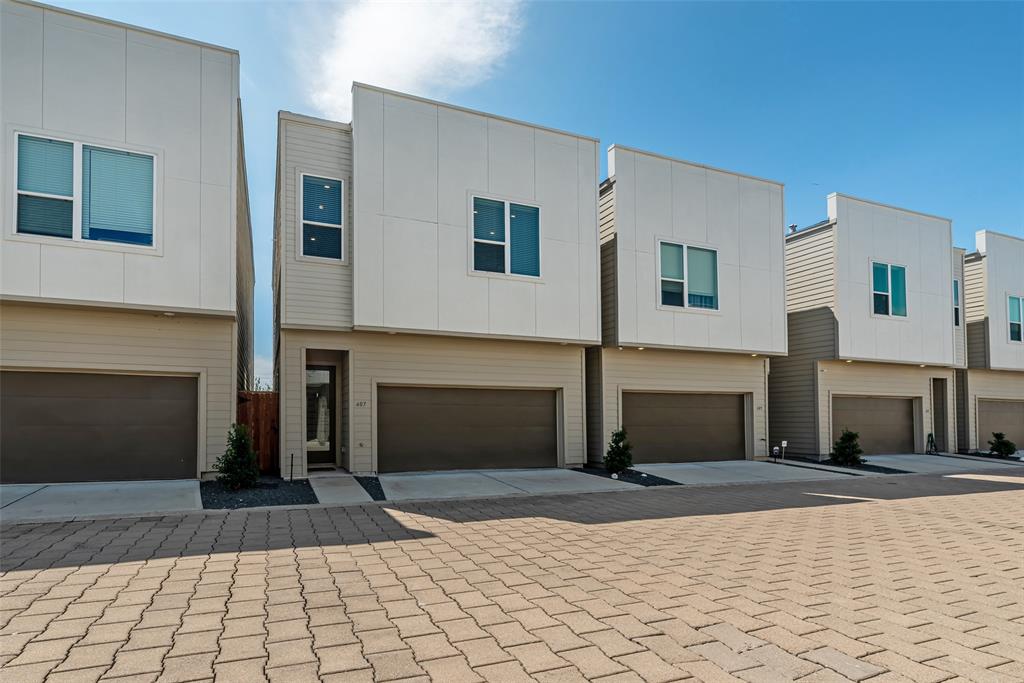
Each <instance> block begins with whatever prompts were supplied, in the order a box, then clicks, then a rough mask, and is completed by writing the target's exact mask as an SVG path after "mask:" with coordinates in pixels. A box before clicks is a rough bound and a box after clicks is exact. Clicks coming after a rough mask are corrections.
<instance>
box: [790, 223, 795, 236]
mask: <svg viewBox="0 0 1024 683" xmlns="http://www.w3.org/2000/svg"><path fill="white" fill-rule="evenodd" d="M794 232H796V223H790V224H789V234H790V235H792V234H793V233H794Z"/></svg>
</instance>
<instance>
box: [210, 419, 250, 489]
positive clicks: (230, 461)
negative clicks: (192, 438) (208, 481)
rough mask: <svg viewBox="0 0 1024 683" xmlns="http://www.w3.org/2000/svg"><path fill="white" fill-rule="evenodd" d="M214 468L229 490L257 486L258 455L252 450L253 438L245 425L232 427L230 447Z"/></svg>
mask: <svg viewBox="0 0 1024 683" xmlns="http://www.w3.org/2000/svg"><path fill="white" fill-rule="evenodd" d="M213 468H214V469H215V470H217V472H218V473H219V474H218V476H217V481H219V482H220V483H222V484H224V485H225V486H227V487H228V488H232V489H235V490H237V489H242V488H249V487H252V486H255V485H256V482H257V481H259V479H260V467H259V463H257V461H256V453H255V452H254V451H253V450H252V438H251V437H250V436H249V428H248V427H246V426H245V425H238V424H236V425H231V429H230V430H229V431H228V447H227V449H226V450H225V451H224V455H222V456H220V457H219V458H217V462H216V463H214V465H213Z"/></svg>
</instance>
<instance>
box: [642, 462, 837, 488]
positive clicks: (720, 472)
mask: <svg viewBox="0 0 1024 683" xmlns="http://www.w3.org/2000/svg"><path fill="white" fill-rule="evenodd" d="M633 469H636V470H639V471H641V472H646V473H647V474H654V475H657V476H659V477H664V478H665V479H671V480H672V481H676V482H679V483H680V484H689V485H691V486H693V485H701V484H705V485H716V484H753V483H759V482H760V483H764V482H779V481H815V480H818V481H820V480H823V479H837V478H844V477H847V476H849V475H847V474H842V473H839V472H828V471H825V470H823V469H811V468H810V467H797V466H789V465H782V464H776V463H771V462H763V461H760V460H723V461H720V462H680V463H658V464H651V465H635V466H634V468H633Z"/></svg>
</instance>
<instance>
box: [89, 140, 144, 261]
mask: <svg viewBox="0 0 1024 683" xmlns="http://www.w3.org/2000/svg"><path fill="white" fill-rule="evenodd" d="M82 239H84V240H98V241H102V242H120V243H123V244H142V245H146V246H151V245H152V244H153V157H151V156H149V155H147V154H135V153H133V152H122V151H119V150H113V149H103V148H100V147H91V146H89V145H84V146H83V147H82Z"/></svg>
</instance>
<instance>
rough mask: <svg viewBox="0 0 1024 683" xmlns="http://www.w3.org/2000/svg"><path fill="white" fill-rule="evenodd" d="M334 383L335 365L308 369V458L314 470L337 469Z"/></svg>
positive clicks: (309, 366) (316, 366) (315, 366)
mask: <svg viewBox="0 0 1024 683" xmlns="http://www.w3.org/2000/svg"><path fill="white" fill-rule="evenodd" d="M334 382H335V369H334V366H331V365H307V366H306V458H307V463H308V465H309V466H310V467H318V466H319V467H333V466H334V463H335V460H336V457H335V454H336V452H337V448H336V446H337V444H336V441H337V433H336V431H335V426H334V425H335V422H334V397H335V394H336V392H335V384H334Z"/></svg>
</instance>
